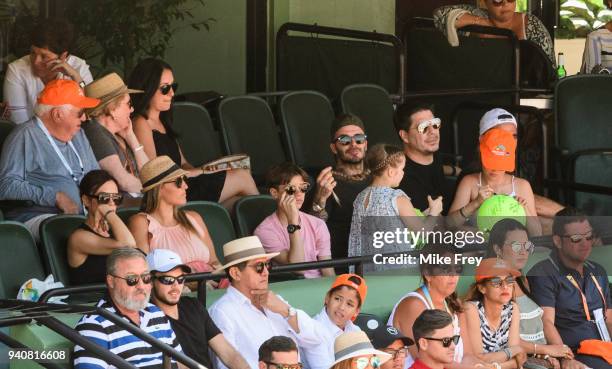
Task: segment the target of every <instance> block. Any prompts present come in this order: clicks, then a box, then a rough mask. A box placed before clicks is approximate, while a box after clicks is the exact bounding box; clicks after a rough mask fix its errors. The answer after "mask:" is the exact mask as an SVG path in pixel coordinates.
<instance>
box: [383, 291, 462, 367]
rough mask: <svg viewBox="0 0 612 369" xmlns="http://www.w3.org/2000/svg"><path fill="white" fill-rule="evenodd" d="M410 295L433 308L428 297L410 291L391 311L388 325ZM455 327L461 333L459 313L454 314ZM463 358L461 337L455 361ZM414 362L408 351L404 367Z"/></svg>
mask: <svg viewBox="0 0 612 369" xmlns="http://www.w3.org/2000/svg"><path fill="white" fill-rule="evenodd" d="M408 297H416V298H418V299H419V300H421V301H422V302H423V304H424V305H425V308H426V309H428V310H432V309H433V307H432V306H430V305H429V302H427V299H425V297H423V296H422V295H421V294H420V293H418V292H416V291H412V292H408V293H407V294H405V295H404V297H402V298H401V299H400V300H399V301H398V302H397V303H396V304H395V306H394V307H393V310H392V311H391V315H390V316H389V320H388V321H387V325H391V326H392V325H393V318H394V317H395V310H396V309H397V307H398V306H399V304H401V303H402V301H404V299H407V298H408ZM395 328H397V329H399V327H395ZM453 328H454V332H453V333H454V334H461V329H460V327H459V317H457V314H453ZM461 360H463V340H462V339H459V343H458V344H457V346H456V347H455V360H454V361H455V362H456V363H460V362H461ZM412 364H414V359H413V358H412V355H410V353H408V356H406V363H405V365H404V369H408V368H410V367H411V366H412Z"/></svg>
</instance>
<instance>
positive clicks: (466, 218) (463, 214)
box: [459, 206, 470, 222]
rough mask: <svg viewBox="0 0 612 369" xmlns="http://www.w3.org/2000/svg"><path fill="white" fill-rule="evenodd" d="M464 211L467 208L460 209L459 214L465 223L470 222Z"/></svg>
mask: <svg viewBox="0 0 612 369" xmlns="http://www.w3.org/2000/svg"><path fill="white" fill-rule="evenodd" d="M464 209H465V206H464V207H462V208H460V209H459V214H460V215H461V216H462V217H463V220H464V221H465V222H467V221H468V220H470V218H469V217H468V216H467V215H465V213H464V212H463V210H464Z"/></svg>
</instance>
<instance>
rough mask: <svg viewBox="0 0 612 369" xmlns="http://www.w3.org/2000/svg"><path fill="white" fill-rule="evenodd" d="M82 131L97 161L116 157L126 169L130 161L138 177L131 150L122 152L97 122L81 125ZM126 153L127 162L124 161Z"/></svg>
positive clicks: (109, 134) (107, 131) (93, 120)
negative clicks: (112, 156)
mask: <svg viewBox="0 0 612 369" xmlns="http://www.w3.org/2000/svg"><path fill="white" fill-rule="evenodd" d="M83 131H84V132H85V135H87V139H88V140H89V143H90V144H91V148H92V150H93V152H94V155H95V156H96V159H97V160H98V161H100V160H102V159H104V158H106V157H109V156H111V155H118V156H119V161H121V163H122V164H123V166H124V167H125V168H127V167H128V165H127V164H126V162H127V160H130V161H131V167H132V168H133V170H134V175H135V176H138V171H137V168H138V167H137V165H136V160H135V158H134V155H133V154H132V151H131V150H129V149H128V150H127V152H124V151H123V149H122V148H121V147H120V146H119V142H117V140H116V139H115V137H114V136H113V134H112V133H111V132H110V131H109V130H108V129H106V128H104V126H102V125H101V124H100V123H99V122H98V121H97V120H95V119H92V120H90V121H87V122H85V123H83ZM126 153H127V156H128V158H127V160H126V157H125V156H126Z"/></svg>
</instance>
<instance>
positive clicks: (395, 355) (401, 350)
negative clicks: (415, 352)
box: [382, 346, 408, 360]
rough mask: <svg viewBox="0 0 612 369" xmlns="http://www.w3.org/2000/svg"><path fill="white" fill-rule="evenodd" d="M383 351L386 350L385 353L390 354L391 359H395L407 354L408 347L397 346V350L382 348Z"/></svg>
mask: <svg viewBox="0 0 612 369" xmlns="http://www.w3.org/2000/svg"><path fill="white" fill-rule="evenodd" d="M382 351H383V352H386V353H387V354H389V355H391V357H392V358H393V360H395V359H397V358H398V357H402V356H404V357H405V356H407V355H408V347H406V346H404V347H401V348H398V349H397V350H393V349H384V350H382Z"/></svg>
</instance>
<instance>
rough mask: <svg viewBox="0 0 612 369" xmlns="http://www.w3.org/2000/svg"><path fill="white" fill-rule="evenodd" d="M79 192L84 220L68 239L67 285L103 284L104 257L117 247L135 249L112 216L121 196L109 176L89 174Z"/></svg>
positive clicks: (104, 173) (128, 236)
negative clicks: (68, 281) (84, 215)
mask: <svg viewBox="0 0 612 369" xmlns="http://www.w3.org/2000/svg"><path fill="white" fill-rule="evenodd" d="M79 190H80V192H81V201H82V202H83V206H84V207H85V209H86V210H87V218H86V219H85V222H83V224H81V225H80V226H79V228H77V229H76V230H75V231H74V232H72V234H71V235H70V238H68V273H69V275H70V284H72V285H76V284H90V283H103V282H104V279H105V278H106V258H107V256H108V255H109V254H110V253H111V252H112V251H113V250H115V249H118V248H121V247H136V241H135V240H134V236H132V234H131V233H130V230H129V229H128V227H127V226H126V225H125V224H123V221H122V220H121V218H119V216H118V215H117V213H116V210H117V206H118V205H120V204H121V200H123V195H122V194H120V193H119V189H118V187H117V182H116V181H115V180H114V179H113V177H111V176H110V174H108V173H107V172H105V171H103V170H92V171H90V172H89V173H87V174H86V175H85V177H83V180H81V184H80V185H79Z"/></svg>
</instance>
